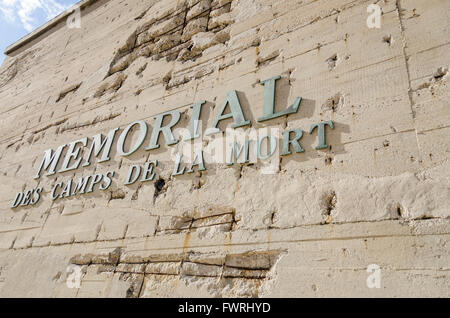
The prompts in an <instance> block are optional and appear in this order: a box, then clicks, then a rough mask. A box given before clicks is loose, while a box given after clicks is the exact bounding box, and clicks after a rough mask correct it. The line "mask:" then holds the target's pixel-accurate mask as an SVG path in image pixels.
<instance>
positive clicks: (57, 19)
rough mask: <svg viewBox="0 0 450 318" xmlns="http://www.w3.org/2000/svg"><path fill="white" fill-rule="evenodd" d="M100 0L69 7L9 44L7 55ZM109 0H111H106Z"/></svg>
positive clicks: (83, 0) (86, 0) (84, 0)
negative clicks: (77, 11) (76, 9)
mask: <svg viewBox="0 0 450 318" xmlns="http://www.w3.org/2000/svg"><path fill="white" fill-rule="evenodd" d="M97 1H98V0H81V1H79V2H77V3H76V4H74V5H73V6H71V7H70V8H68V9H67V10H65V11H63V12H62V13H60V14H59V15H57V16H56V17H54V18H53V19H51V20H50V21H48V22H47V23H45V24H44V25H42V26H40V27H39V28H37V29H36V30H34V31H33V32H31V33H28V34H27V35H25V36H24V37H22V38H21V39H19V40H18V41H16V42H14V43H13V44H11V45H9V46H8V47H7V48H6V49H5V51H4V54H5V55H9V54H10V53H12V52H14V51H16V50H18V49H20V48H21V47H23V46H25V45H26V44H28V43H30V42H31V41H33V40H35V39H37V38H39V37H40V36H42V35H43V34H45V33H46V32H47V31H49V30H51V29H52V28H53V27H54V26H56V25H57V24H59V23H60V22H61V21H62V20H63V19H65V18H67V17H68V16H69V15H71V14H72V13H73V10H74V9H75V8H76V7H78V8H80V9H81V10H83V9H85V8H86V7H88V6H90V5H92V4H93V3H95V2H97ZM106 1H109V0H106Z"/></svg>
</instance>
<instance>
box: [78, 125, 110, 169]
mask: <svg viewBox="0 0 450 318" xmlns="http://www.w3.org/2000/svg"><path fill="white" fill-rule="evenodd" d="M118 130H119V128H114V129H112V130H110V131H109V133H108V135H106V137H105V138H104V139H103V135H102V134H98V135H95V136H94V137H92V145H91V148H90V150H89V153H88V156H87V158H86V161H85V162H84V163H83V167H87V166H89V165H90V164H91V157H92V154H94V156H95V157H98V156H99V155H100V152H101V151H102V150H103V152H102V156H101V157H100V159H99V160H98V162H104V161H108V160H109V159H111V158H110V157H109V153H110V152H111V146H112V143H113V141H114V137H115V135H116V132H117V131H118Z"/></svg>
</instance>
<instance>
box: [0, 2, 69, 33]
mask: <svg viewBox="0 0 450 318" xmlns="http://www.w3.org/2000/svg"><path fill="white" fill-rule="evenodd" d="M67 7H68V6H65V5H63V4H61V3H59V2H58V1H57V0H0V12H1V13H2V15H3V16H4V18H5V20H6V21H7V22H9V23H16V22H17V21H19V22H20V23H21V24H22V26H23V27H24V28H25V30H27V31H28V32H31V31H32V30H33V29H34V28H35V27H37V26H38V25H39V24H42V22H43V21H37V23H36V16H35V15H36V14H37V13H41V14H42V13H43V14H44V15H45V16H46V19H47V20H50V19H52V18H53V17H55V16H56V15H58V14H59V13H61V12H63V11H64V10H66V9H67Z"/></svg>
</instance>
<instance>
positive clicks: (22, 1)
mask: <svg viewBox="0 0 450 318" xmlns="http://www.w3.org/2000/svg"><path fill="white" fill-rule="evenodd" d="M78 1H79V0H0V64H1V63H3V60H4V58H5V56H4V54H3V52H4V51H5V49H6V48H7V47H8V46H9V45H10V44H12V43H14V42H16V41H17V40H19V39H20V38H22V37H23V36H25V35H27V34H28V33H30V32H32V31H33V30H35V29H36V28H38V27H39V26H41V25H43V24H44V23H45V22H47V21H49V20H51V19H52V18H53V17H55V16H57V15H58V14H60V13H61V12H63V11H64V10H66V9H67V8H69V7H71V6H72V5H74V4H75V3H77V2H78Z"/></svg>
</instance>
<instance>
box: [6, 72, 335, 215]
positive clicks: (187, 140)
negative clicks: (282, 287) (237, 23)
mask: <svg viewBox="0 0 450 318" xmlns="http://www.w3.org/2000/svg"><path fill="white" fill-rule="evenodd" d="M280 78H281V76H275V77H272V78H270V79H267V80H264V81H261V84H262V85H263V86H264V102H263V103H264V104H263V110H262V116H261V117H259V118H258V119H257V121H258V122H265V121H268V120H271V119H274V118H279V117H282V116H287V115H290V114H295V113H297V112H298V111H299V108H300V105H301V102H302V98H301V97H298V98H296V100H295V101H294V103H293V104H292V105H291V106H289V107H287V108H286V109H284V110H283V111H280V112H275V94H276V82H277V80H279V79H280ZM205 103H206V101H201V102H198V103H195V104H193V105H191V108H192V115H191V118H190V121H189V127H188V128H187V129H184V133H183V134H179V135H180V136H176V130H175V128H174V127H175V125H177V124H178V122H179V121H180V118H181V113H180V112H179V111H178V110H171V111H168V112H165V113H162V114H159V115H157V116H156V117H155V118H154V119H155V122H154V125H153V129H152V131H151V134H150V140H149V142H148V144H147V145H145V146H144V142H145V140H146V138H147V135H148V126H147V123H146V122H145V121H143V120H137V121H135V122H132V123H130V124H129V125H128V126H126V127H125V128H124V129H123V130H122V131H121V132H120V134H119V128H114V129H112V130H110V131H109V132H108V133H107V134H106V135H105V136H104V135H103V134H101V133H100V134H97V135H95V136H93V137H92V138H88V137H84V138H81V139H79V140H75V141H73V142H70V143H68V144H64V145H61V146H59V147H58V148H56V150H53V149H48V150H46V151H45V152H44V156H43V159H42V161H41V164H40V166H39V168H38V171H37V173H36V175H35V176H34V179H40V178H41V176H42V175H45V176H52V175H55V174H57V173H64V172H67V171H73V170H77V169H79V168H80V167H88V166H90V165H91V164H92V163H93V162H94V158H96V163H103V162H107V161H109V160H111V150H112V149H113V144H114V143H115V146H116V149H117V154H118V155H119V156H121V157H127V156H130V155H132V154H133V153H135V152H137V151H138V150H139V149H141V148H144V150H145V151H151V150H155V149H158V148H160V144H159V137H160V135H161V134H162V135H163V137H164V139H165V143H166V144H167V145H168V146H174V145H176V144H178V145H177V150H178V149H179V148H180V147H179V145H181V144H183V147H181V148H182V151H181V153H177V154H175V156H174V158H173V159H174V162H175V164H174V169H173V173H172V175H173V176H177V175H182V174H185V173H186V172H187V173H192V172H194V169H195V168H196V169H197V170H198V171H204V170H206V165H205V162H207V161H208V160H211V161H213V162H215V163H226V164H227V165H233V164H235V163H251V162H256V161H258V160H259V161H270V159H271V158H272V159H276V160H273V161H274V162H275V161H278V156H277V155H276V154H278V155H279V156H287V155H290V154H292V150H293V151H294V152H295V153H301V152H304V151H305V150H304V149H303V147H302V146H301V144H300V140H301V138H302V137H303V131H302V130H301V129H300V128H294V129H287V130H285V131H283V132H281V133H280V132H279V131H278V129H275V128H272V129H268V128H261V129H259V130H258V131H255V130H254V129H247V130H242V131H241V130H236V128H241V127H246V126H250V125H251V122H250V121H249V120H246V119H245V116H244V113H243V110H242V107H241V103H240V101H239V97H238V94H237V92H236V91H235V90H232V91H230V92H229V93H228V94H227V96H226V99H225V101H224V102H223V104H222V107H221V108H220V109H219V112H218V115H217V117H216V118H215V121H214V124H213V126H212V127H210V128H208V129H206V130H205V132H204V135H205V136H206V137H205V138H213V139H214V140H213V141H212V142H211V141H210V142H208V146H207V147H206V148H205V147H203V143H202V139H201V138H200V137H201V136H202V132H201V131H199V130H201V129H199V127H201V120H200V117H201V113H202V108H203V106H204V104H205ZM227 109H229V111H227ZM227 119H231V120H232V121H233V124H232V125H231V128H228V129H226V134H225V138H224V136H223V135H224V132H223V131H222V130H220V129H219V128H218V125H219V123H220V122H221V121H223V120H227ZM164 123H166V124H164ZM327 126H328V127H329V128H330V129H333V128H334V123H333V122H332V121H323V122H320V123H315V124H312V125H311V127H310V129H309V134H313V133H314V132H315V131H317V134H318V144H317V146H316V149H317V150H320V149H327V148H328V145H327V143H326V127H327ZM179 130H181V131H183V129H179ZM132 133H133V136H134V137H135V138H133V141H132V142H131V138H130V136H131V134H132ZM182 135H184V136H182ZM215 136H216V138H215ZM217 136H219V137H217ZM202 138H203V137H202ZM180 141H181V142H180ZM192 147H193V150H192ZM126 148H127V149H126ZM212 148H214V149H212ZM252 148H253V150H254V151H250V149H252ZM224 149H225V150H224ZM213 153H214V155H213ZM172 154H173V153H172ZM190 154H193V156H192V157H193V160H190V161H188V162H189V164H186V163H185V162H186V158H185V157H186V156H187V157H189V155H190ZM157 166H158V160H151V161H148V162H146V163H145V164H144V165H143V166H141V165H131V166H130V169H129V172H128V174H127V176H126V178H125V180H123V182H124V184H125V185H131V184H134V183H135V182H137V181H138V180H139V181H140V182H146V181H151V180H154V178H155V171H154V170H155V167H157ZM58 168H59V169H58ZM115 175H117V174H116V172H115V171H108V172H106V173H104V174H100V173H97V174H93V175H88V176H85V177H81V178H79V179H78V180H72V179H70V180H68V181H66V182H58V183H56V184H54V186H53V188H52V189H51V190H50V196H51V198H52V200H57V199H62V198H67V197H71V196H75V195H80V194H85V193H91V192H94V191H95V190H96V189H98V190H100V191H104V190H107V189H108V188H109V187H110V186H111V184H112V180H113V178H114V176H115ZM43 191H44V189H43V188H42V187H38V188H36V189H30V190H26V191H23V192H19V193H17V194H16V196H15V198H14V201H13V203H12V205H11V207H12V208H17V207H21V206H27V205H34V204H36V203H37V202H39V200H40V198H41V196H42V193H43Z"/></svg>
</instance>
